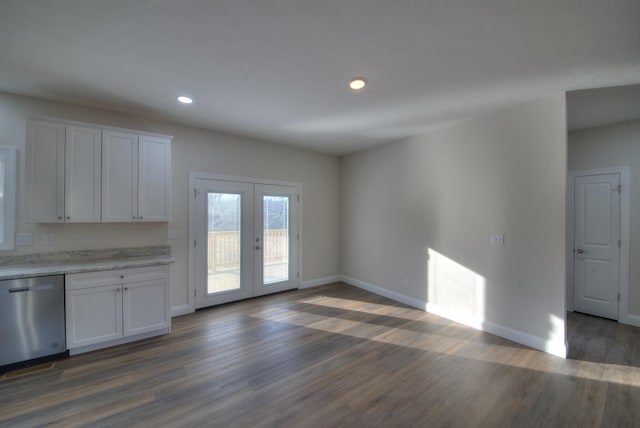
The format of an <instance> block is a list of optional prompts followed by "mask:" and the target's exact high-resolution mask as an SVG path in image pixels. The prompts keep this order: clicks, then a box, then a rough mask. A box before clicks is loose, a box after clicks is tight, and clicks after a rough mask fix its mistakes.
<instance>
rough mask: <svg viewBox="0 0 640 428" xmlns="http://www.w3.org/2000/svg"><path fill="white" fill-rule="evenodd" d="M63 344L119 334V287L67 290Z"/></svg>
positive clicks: (101, 339) (96, 340) (88, 342)
mask: <svg viewBox="0 0 640 428" xmlns="http://www.w3.org/2000/svg"><path fill="white" fill-rule="evenodd" d="M66 299H67V301H66V306H67V309H66V319H67V347H68V348H69V349H71V348H76V347H79V346H85V345H92V344H94V343H100V342H104V341H107V340H113V339H118V338H120V337H122V286H121V285H109V286H103V287H93V288H85V289H78V290H71V291H67V293H66Z"/></svg>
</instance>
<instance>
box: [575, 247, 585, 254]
mask: <svg viewBox="0 0 640 428" xmlns="http://www.w3.org/2000/svg"><path fill="white" fill-rule="evenodd" d="M584 252H585V251H584V250H583V249H582V248H578V249H577V250H576V253H578V254H584Z"/></svg>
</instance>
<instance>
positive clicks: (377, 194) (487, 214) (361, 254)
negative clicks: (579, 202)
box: [341, 95, 567, 355]
mask: <svg viewBox="0 0 640 428" xmlns="http://www.w3.org/2000/svg"><path fill="white" fill-rule="evenodd" d="M566 162H567V147H566V114H565V100H564V95H558V96H554V97H550V98H546V99H543V100H538V101H535V102H531V103H528V104H525V105H521V106H518V107H514V108H511V109H509V110H506V111H503V112H499V113H496V114H492V115H488V116H484V117H482V118H479V119H476V120H472V121H468V122H465V123H462V124H458V125H455V126H452V127H450V128H446V129H441V130H436V131H433V132H430V133H427V134H423V135H419V136H416V137H414V138H409V139H406V140H403V141H400V142H397V143H394V144H389V145H385V146H381V147H378V148H374V149H370V150H367V151H364V152H359V153H356V154H353V155H350V156H347V157H345V158H343V162H342V198H341V206H342V223H341V224H342V244H341V245H342V264H341V272H342V273H343V274H344V275H345V276H346V277H347V279H348V280H349V281H350V282H352V283H354V284H358V285H360V286H363V287H365V288H367V287H368V288H370V289H374V290H377V291H379V292H382V293H386V294H388V295H391V296H395V297H396V298H398V297H399V298H400V299H401V300H404V301H405V302H408V303H412V302H413V303H415V304H416V306H417V305H418V304H421V305H424V304H428V308H429V309H430V310H432V311H434V312H437V313H440V314H441V315H445V316H448V317H450V318H453V319H457V320H460V321H463V322H465V323H467V324H469V325H474V326H476V327H479V328H484V329H485V330H488V331H492V332H494V333H496V334H499V335H502V336H505V337H509V338H511V339H513V340H516V341H519V342H521V343H525V344H527V345H530V346H534V347H537V348H541V349H546V350H548V351H550V352H552V353H556V354H560V355H563V354H564V352H565V321H564V320H565V310H564V308H565V306H564V301H565V192H566V184H565V182H566V170H567V164H566ZM492 233H499V234H504V235H505V240H506V245H505V246H504V247H500V246H492V245H490V235H491V234H492ZM403 297H406V298H403Z"/></svg>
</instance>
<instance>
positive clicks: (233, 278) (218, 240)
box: [207, 192, 242, 294]
mask: <svg viewBox="0 0 640 428" xmlns="http://www.w3.org/2000/svg"><path fill="white" fill-rule="evenodd" d="M241 202H242V195H239V194H233V193H213V192H210V193H209V194H208V210H207V231H208V245H207V265H208V281H207V292H208V293H209V294H211V293H218V292H221V291H229V290H237V289H239V288H240V284H241V283H240V280H241V278H240V263H241V259H242V257H241V254H242V252H241V245H240V243H241V242H242V240H241V238H242V236H241V234H242V232H241V230H242V229H241V221H242V212H241V210H242V209H241Z"/></svg>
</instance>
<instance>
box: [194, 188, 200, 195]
mask: <svg viewBox="0 0 640 428" xmlns="http://www.w3.org/2000/svg"><path fill="white" fill-rule="evenodd" d="M198 193H200V189H198V188H197V187H194V188H193V197H194V198H195V197H197V196H198Z"/></svg>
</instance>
